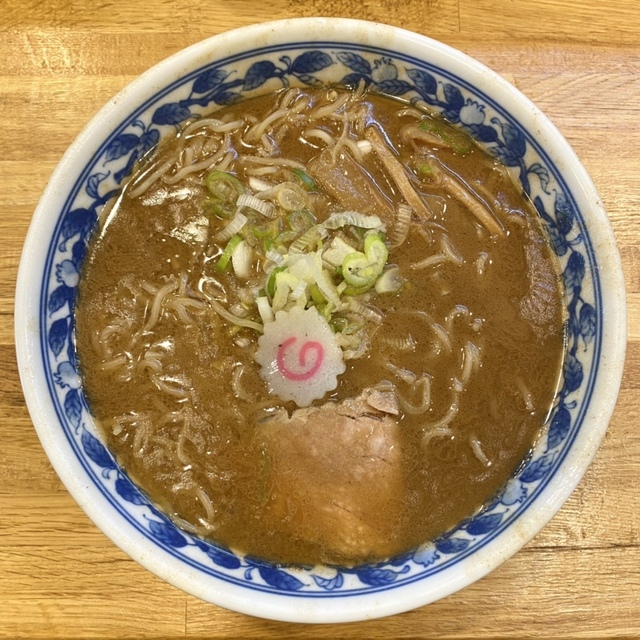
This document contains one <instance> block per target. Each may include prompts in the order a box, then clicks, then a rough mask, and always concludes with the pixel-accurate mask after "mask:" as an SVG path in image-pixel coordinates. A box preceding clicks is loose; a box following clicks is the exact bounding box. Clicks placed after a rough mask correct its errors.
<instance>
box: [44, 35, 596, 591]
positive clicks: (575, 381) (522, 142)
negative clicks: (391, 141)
mask: <svg viewBox="0 0 640 640" xmlns="http://www.w3.org/2000/svg"><path fill="white" fill-rule="evenodd" d="M361 81H364V82H365V83H366V84H367V85H368V86H369V87H371V89H372V90H375V91H380V92H383V93H385V94H389V95H393V96H397V97H399V98H402V99H404V100H407V101H411V102H413V103H418V104H420V105H425V106H428V107H429V108H430V109H433V110H434V111H437V112H439V113H441V114H442V115H444V116H445V117H446V118H448V119H449V120H450V121H451V122H453V123H455V124H456V125H457V126H459V127H461V128H462V129H464V130H465V131H467V132H469V133H470V134H471V135H472V136H474V138H475V139H476V140H478V141H479V142H480V143H481V144H482V145H484V146H485V148H486V149H488V150H489V151H490V152H491V153H493V154H494V155H495V156H496V157H498V158H499V159H500V160H501V161H502V162H503V163H504V164H505V165H506V166H508V167H509V168H510V169H511V170H512V171H513V172H514V174H515V176H516V178H517V179H518V180H519V181H520V183H521V184H522V187H523V190H524V191H525V192H526V193H527V194H528V196H529V197H530V198H531V200H532V201H533V203H534V204H535V207H536V209H537V211H538V213H539V215H540V216H541V218H542V220H543V222H544V224H545V226H546V228H547V231H548V233H549V236H550V239H551V243H552V246H553V248H554V250H555V253H556V254H557V256H558V260H559V261H560V264H561V266H562V270H563V278H564V284H565V288H566V295H567V301H566V305H567V306H566V310H567V317H568V324H567V349H566V354H565V360H564V368H563V375H562V378H561V383H560V386H559V389H558V392H557V395H556V398H555V402H554V408H553V411H552V413H551V415H550V418H549V420H548V425H547V428H546V430H545V432H544V435H543V437H542V438H541V439H540V441H539V443H538V445H537V446H536V449H535V451H534V453H533V455H532V456H531V457H530V458H529V459H528V460H526V461H524V462H523V464H522V466H521V468H520V469H519V471H518V472H517V473H516V474H515V476H514V477H513V478H512V479H511V480H510V481H509V483H508V484H507V486H506V488H505V489H504V491H503V492H502V494H501V495H500V496H498V497H496V499H495V500H494V501H493V502H492V503H491V504H490V505H487V506H485V508H484V509H483V510H482V511H481V512H479V513H478V514H476V515H475V516H474V517H472V518H470V519H468V520H467V521H465V522H462V523H461V524H460V525H459V526H457V527H456V528H455V530H453V531H449V532H447V533H446V534H445V535H443V536H442V537H440V538H438V539H437V540H433V541H429V542H427V543H425V544H424V545H422V546H421V547H419V548H418V549H416V550H414V551H412V552H410V553H406V554H403V555H402V556H399V557H396V558H393V559H391V560H389V561H387V562H383V563H378V564H369V565H363V566H358V567H354V568H348V569H347V568H340V567H306V568H301V567H286V566H276V565H272V564H269V563H266V562H263V561H257V560H255V559H252V558H250V557H241V556H238V555H236V554H234V553H232V552H231V551H229V550H227V549H224V548H221V547H219V546H216V545H214V544H210V543H208V542H204V541H202V540H200V539H198V538H195V537H193V536H191V535H189V534H187V533H185V532H184V531H181V530H179V529H178V528H177V527H175V526H174V525H173V524H172V523H171V522H170V521H169V520H168V519H167V518H166V517H165V516H164V515H163V514H162V513H161V512H160V511H158V510H157V509H156V508H155V507H154V506H153V505H152V504H150V503H149V501H148V500H147V498H146V497H145V496H144V495H143V494H142V493H141V492H140V491H139V490H138V489H137V488H136V487H135V486H134V485H133V484H132V483H131V482H130V480H129V479H128V478H127V477H126V475H125V474H124V473H123V472H122V471H121V470H120V469H119V467H118V466H117V464H116V462H115V460H114V459H113V457H112V455H111V454H110V453H109V452H108V451H107V449H106V448H105V446H104V445H103V444H102V442H101V441H100V439H99V437H98V435H97V432H96V431H95V429H94V426H93V423H92V421H91V418H90V415H89V410H88V407H87V404H86V401H85V398H84V396H83V393H82V388H81V383H80V378H79V376H78V373H77V370H76V360H75V353H74V346H73V330H74V318H73V305H74V296H75V289H76V287H77V285H78V280H79V272H80V268H81V264H82V260H83V257H84V254H85V250H86V245H87V242H88V240H89V237H90V235H91V233H92V230H93V228H94V226H95V225H96V222H97V219H98V214H99V212H100V209H101V207H102V206H103V205H104V204H105V203H106V202H107V201H108V200H110V199H111V198H112V197H113V196H114V195H116V194H117V193H118V191H119V188H120V186H121V185H122V183H123V180H124V179H125V177H126V176H127V175H128V174H129V172H130V171H131V168H132V167H133V165H134V164H135V162H136V161H137V160H138V159H139V158H140V157H141V156H142V155H144V154H145V153H146V152H147V151H148V150H149V149H151V148H152V147H153V146H154V145H155V144H156V143H157V142H158V141H159V140H160V138H161V137H162V136H163V135H165V134H166V133H168V132H169V131H171V130H172V129H174V128H175V127H177V126H179V125H180V124H181V123H182V122H184V121H185V120H186V119H188V118H190V117H192V116H194V115H199V114H202V113H205V112H208V111H211V110H213V109H215V108H216V107H217V106H222V105H226V104H229V103H233V102H236V101H239V100H242V99H244V98H245V97H250V96H253V95H258V94H260V93H264V92H268V91H272V90H277V89H280V88H282V87H287V86H306V87H316V86H323V85H327V84H332V83H339V84H343V85H350V86H353V85H356V84H358V83H359V82H361ZM601 314H602V309H601V305H600V304H599V281H598V273H597V269H596V268H595V264H594V257H593V250H592V247H591V244H590V240H589V237H588V234H587V233H586V230H585V228H584V224H583V220H582V217H581V215H580V212H579V211H578V210H577V207H576V205H575V203H574V201H573V198H572V195H571V193H570V192H569V190H568V189H567V187H566V185H565V184H564V183H563V181H562V179H561V176H560V172H559V171H558V170H557V168H556V167H555V166H554V165H553V163H552V162H551V160H550V159H549V158H548V157H547V156H546V154H545V153H544V150H543V149H542V148H541V147H540V146H539V145H538V143H537V142H536V140H535V138H534V137H533V135H531V133H530V132H528V131H526V130H525V129H524V128H523V127H522V125H521V124H519V123H518V122H517V121H515V120H514V119H513V118H512V117H511V116H510V115H509V114H507V113H506V112H505V111H504V110H502V109H501V107H500V105H499V104H496V103H494V102H493V101H492V100H491V99H490V98H489V97H488V96H486V95H484V94H483V93H481V92H480V91H479V90H477V89H474V88H473V87H470V86H468V85H467V84H466V83H465V82H464V81H463V80H462V79H461V78H458V77H456V76H454V75H453V74H451V73H449V72H447V71H446V70H444V69H441V68H438V67H436V66H433V65H430V64H428V63H425V62H424V61H421V60H418V59H414V58H411V57H410V56H406V55H400V54H398V53H394V52H392V51H388V50H384V49H379V48H375V47H363V46H361V45H359V46H355V45H350V44H348V43H336V42H325V43H301V44H300V45H298V46H296V45H291V44H289V45H286V46H284V45H282V46H280V47H271V48H269V49H268V50H260V49H256V50H253V51H250V52H248V53H246V54H243V55H242V56H236V57H233V58H228V59H224V60H218V61H215V62H212V63H211V64H209V65H207V66H204V67H202V68H200V69H198V70H197V71H195V72H193V73H191V74H189V75H187V76H185V77H183V78H181V80H180V81H178V82H175V83H174V84H172V85H171V86H169V87H166V88H165V89H163V90H162V91H160V92H158V93H157V94H156V95H155V96H153V97H152V98H151V99H149V100H148V101H147V102H145V103H144V104H142V105H140V107H139V108H138V109H137V110H136V112H135V113H132V114H131V116H130V118H129V119H127V120H126V121H124V122H122V123H121V125H120V126H119V127H117V128H116V129H115V130H114V131H113V132H112V133H111V135H110V136H109V137H108V138H107V139H106V140H104V141H103V143H102V144H101V146H100V148H99V150H98V151H97V152H96V153H95V155H94V156H93V158H92V160H91V161H90V163H89V164H88V165H87V166H86V167H85V170H84V172H83V173H82V175H80V176H79V177H78V180H77V181H76V183H75V187H74V190H73V191H72V193H70V195H69V197H68V198H67V201H66V206H65V208H64V210H62V211H61V212H60V216H59V220H58V224H57V227H56V232H55V236H54V239H53V241H52V244H51V246H50V247H49V248H48V256H47V267H46V273H45V276H44V279H43V283H42V291H41V314H40V318H41V335H42V338H43V342H42V345H41V346H42V357H43V360H44V362H45V369H46V371H47V377H48V383H49V388H50V390H51V393H52V396H53V397H54V403H55V405H56V411H57V414H58V416H59V419H60V428H62V429H63V430H64V431H65V433H66V436H67V438H68V439H69V441H70V442H71V444H72V447H73V450H74V452H75V454H76V456H77V457H78V459H79V460H80V462H81V463H82V465H83V466H84V468H85V470H86V472H87V474H88V476H89V477H90V478H91V479H92V480H93V482H94V483H96V485H99V487H100V489H101V491H102V492H103V493H105V495H107V496H108V498H109V500H110V501H111V502H112V503H113V505H114V506H115V508H116V509H117V510H118V511H119V512H120V513H121V514H122V516H123V517H124V518H126V519H127V520H128V521H129V522H130V523H131V525H132V526H134V527H135V528H136V529H137V530H138V531H139V532H142V533H143V534H144V535H145V536H147V537H148V538H149V539H150V540H152V541H154V543H155V544H157V545H158V546H159V547H161V548H163V549H164V550H165V551H168V552H169V553H172V554H173V555H175V556H176V557H178V558H179V559H181V560H183V561H184V562H186V563H188V564H189V565H190V566H192V567H195V568H197V569H198V570H200V571H203V572H205V573H208V574H210V575H213V576H216V577H218V578H220V579H222V580H224V581H228V582H232V583H236V584H242V585H244V586H248V587H251V588H254V589H259V590H266V591H270V592H273V593H286V594H291V593H304V594H305V595H307V596H310V597H313V596H317V597H323V596H329V595H331V594H335V593H340V594H341V595H350V594H358V593H362V592H364V591H375V590H380V589H389V588H393V587H394V586H395V585H402V584H406V583H407V581H416V580H420V579H422V578H425V577H427V576H430V575H433V574H435V573H437V572H439V571H441V570H443V569H444V568H445V567H449V566H451V565H453V564H455V563H456V562H458V561H460V560H461V559H462V558H464V557H467V556H468V555H470V554H472V553H474V552H475V551H476V550H477V549H479V548H481V547H482V546H483V545H486V544H488V543H489V542H490V541H491V540H493V539H494V538H496V537H497V536H498V535H499V534H500V533H501V532H502V531H504V530H505V529H506V528H507V527H509V526H510V525H511V524H512V523H513V522H514V521H515V520H516V519H517V518H518V517H519V516H520V515H521V514H522V513H523V512H524V511H525V510H526V509H527V508H528V507H529V505H531V503H532V502H533V501H534V500H535V498H536V496H537V495H538V494H539V493H540V492H541V491H542V490H543V488H544V487H545V486H546V484H547V483H548V481H549V480H550V478H551V477H552V476H553V475H554V473H555V472H556V470H557V469H558V467H559V465H560V464H561V462H562V460H563V459H564V458H565V456H566V454H567V452H568V451H569V449H570V448H571V445H572V442H573V440H574V438H575V436H576V434H577V433H578V430H579V429H580V427H581V423H582V418H583V415H584V411H585V410H586V407H587V406H588V403H589V398H590V394H591V389H592V386H593V383H594V380H595V367H592V366H591V364H592V363H593V362H594V361H597V359H598V353H599V349H600V342H601V326H602V316H601ZM585 371H587V372H590V373H589V374H588V375H585V373H584V372H585Z"/></svg>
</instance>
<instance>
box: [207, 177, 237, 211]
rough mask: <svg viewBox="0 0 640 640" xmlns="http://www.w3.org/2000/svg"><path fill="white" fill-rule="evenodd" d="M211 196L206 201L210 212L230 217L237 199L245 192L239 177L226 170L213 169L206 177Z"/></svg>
mask: <svg viewBox="0 0 640 640" xmlns="http://www.w3.org/2000/svg"><path fill="white" fill-rule="evenodd" d="M206 185H207V189H208V190H209V193H210V194H211V197H210V198H207V199H206V201H205V207H206V209H207V212H208V213H213V214H215V215H216V216H218V217H219V218H229V217H230V216H231V215H232V214H233V212H234V211H235V210H236V206H235V205H236V200H237V199H238V197H239V196H240V195H242V194H243V193H244V192H245V189H244V186H243V184H242V182H240V180H238V178H236V177H235V176H234V175H233V174H231V173H227V172H226V171H212V172H211V173H209V175H208V176H207V178H206Z"/></svg>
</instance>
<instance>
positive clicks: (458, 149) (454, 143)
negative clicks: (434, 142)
mask: <svg viewBox="0 0 640 640" xmlns="http://www.w3.org/2000/svg"><path fill="white" fill-rule="evenodd" d="M418 128H419V129H420V130H421V131H428V132H429V133H433V134H434V135H436V136H438V138H440V139H441V140H442V141H443V142H446V143H447V144H448V145H449V146H450V147H451V149H453V151H454V153H457V154H460V155H465V154H467V153H469V151H471V149H472V148H473V144H472V142H471V141H470V140H469V138H468V137H467V136H466V135H465V134H464V133H463V132H462V131H457V130H456V129H454V128H453V127H451V126H448V125H446V124H444V123H442V122H438V121H437V120H431V119H428V118H427V119H425V120H423V121H422V122H421V123H420V124H419V125H418Z"/></svg>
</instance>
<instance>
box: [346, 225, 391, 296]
mask: <svg viewBox="0 0 640 640" xmlns="http://www.w3.org/2000/svg"><path fill="white" fill-rule="evenodd" d="M388 257H389V250H388V249H387V246H386V245H385V243H384V242H383V241H382V238H381V237H380V236H379V235H378V234H371V235H369V236H367V237H366V238H365V241H364V253H362V252H360V251H356V252H354V253H349V254H348V255H346V256H345V258H344V260H343V262H342V275H343V277H344V279H345V282H346V283H347V284H348V285H350V286H352V287H355V288H356V290H361V289H363V288H365V287H366V288H367V289H368V288H370V287H372V286H373V285H374V284H375V281H376V280H377V279H378V276H379V275H380V274H381V273H382V270H383V269H384V265H385V264H386V263H387V258H388ZM365 290H366V289H365Z"/></svg>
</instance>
